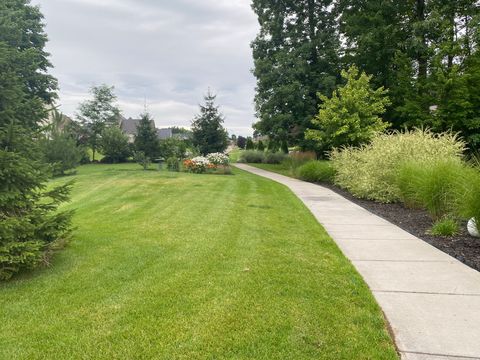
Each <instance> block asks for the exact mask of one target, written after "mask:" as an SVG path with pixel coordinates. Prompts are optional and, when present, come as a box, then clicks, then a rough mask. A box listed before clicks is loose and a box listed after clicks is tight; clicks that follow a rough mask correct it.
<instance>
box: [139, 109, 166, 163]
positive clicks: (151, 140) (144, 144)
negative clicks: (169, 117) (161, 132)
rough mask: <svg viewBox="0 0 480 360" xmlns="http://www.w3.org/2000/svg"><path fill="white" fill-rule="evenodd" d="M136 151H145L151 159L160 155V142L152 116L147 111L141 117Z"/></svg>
mask: <svg viewBox="0 0 480 360" xmlns="http://www.w3.org/2000/svg"><path fill="white" fill-rule="evenodd" d="M134 146H135V151H139V152H143V153H144V154H145V156H147V157H149V158H150V159H151V160H153V159H155V158H156V157H158V155H159V151H160V143H159V139H158V135H157V130H156V129H155V122H154V120H153V118H152V116H151V115H150V114H149V113H147V112H145V113H143V114H142V115H141V117H140V122H139V124H138V126H137V135H136V136H135V142H134Z"/></svg>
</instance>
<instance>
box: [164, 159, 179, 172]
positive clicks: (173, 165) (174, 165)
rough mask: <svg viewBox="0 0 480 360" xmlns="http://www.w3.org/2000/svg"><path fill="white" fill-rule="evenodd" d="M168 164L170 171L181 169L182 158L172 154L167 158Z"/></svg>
mask: <svg viewBox="0 0 480 360" xmlns="http://www.w3.org/2000/svg"><path fill="white" fill-rule="evenodd" d="M166 164H167V169H168V170H169V171H176V172H179V171H180V159H179V158H177V157H175V156H171V157H169V158H168V159H167V161H166Z"/></svg>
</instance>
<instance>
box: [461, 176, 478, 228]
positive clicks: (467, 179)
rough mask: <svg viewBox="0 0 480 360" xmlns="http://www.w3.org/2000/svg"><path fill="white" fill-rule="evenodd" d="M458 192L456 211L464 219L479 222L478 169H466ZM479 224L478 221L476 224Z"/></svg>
mask: <svg viewBox="0 0 480 360" xmlns="http://www.w3.org/2000/svg"><path fill="white" fill-rule="evenodd" d="M459 177H460V178H461V181H460V185H459V190H458V202H457V211H458V214H459V215H460V216H461V217H463V218H465V219H470V218H472V217H473V218H475V219H476V220H477V221H478V220H480V171H479V168H478V167H471V168H470V167H469V168H466V169H465V170H464V172H463V174H461V175H459ZM478 223H480V221H479V222H478Z"/></svg>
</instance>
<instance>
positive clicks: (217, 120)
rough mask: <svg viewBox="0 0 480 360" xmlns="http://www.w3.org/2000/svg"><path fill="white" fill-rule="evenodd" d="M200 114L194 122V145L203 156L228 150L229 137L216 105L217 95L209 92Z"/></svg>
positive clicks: (201, 106)
mask: <svg viewBox="0 0 480 360" xmlns="http://www.w3.org/2000/svg"><path fill="white" fill-rule="evenodd" d="M204 99H205V104H204V105H200V114H199V115H197V116H196V117H195V119H194V120H193V121H192V131H193V139H192V141H193V145H194V146H196V147H197V148H198V150H199V151H200V153H201V154H203V155H207V154H210V153H215V152H223V151H225V149H226V148H227V143H228V135H227V132H226V130H225V129H224V127H223V122H224V118H223V115H222V114H220V112H219V110H218V106H216V105H215V99H216V95H213V94H212V93H210V91H208V93H207V95H205V97H204Z"/></svg>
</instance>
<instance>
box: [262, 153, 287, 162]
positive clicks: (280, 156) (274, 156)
mask: <svg viewBox="0 0 480 360" xmlns="http://www.w3.org/2000/svg"><path fill="white" fill-rule="evenodd" d="M286 158H287V155H286V154H284V153H282V152H275V153H273V152H268V153H266V155H265V158H264V160H263V162H264V163H265V164H281V163H282V162H283V161H284V160H285V159H286Z"/></svg>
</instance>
